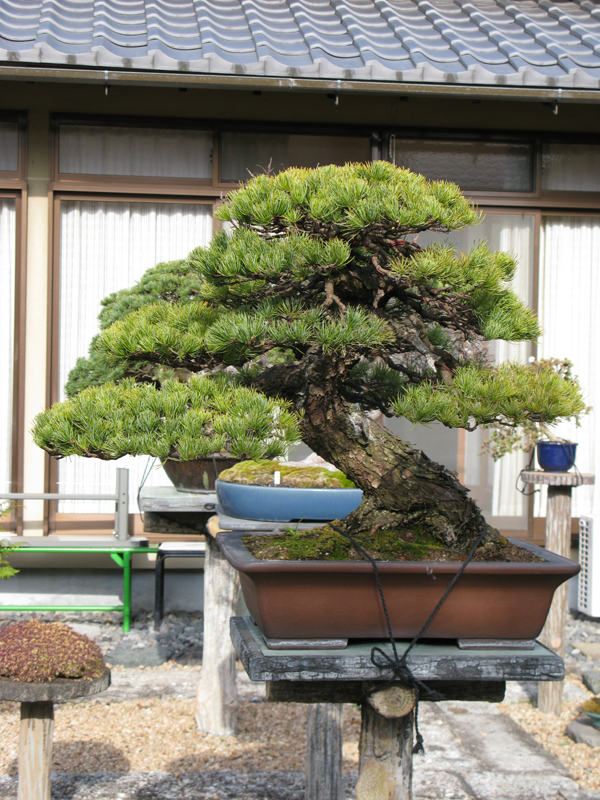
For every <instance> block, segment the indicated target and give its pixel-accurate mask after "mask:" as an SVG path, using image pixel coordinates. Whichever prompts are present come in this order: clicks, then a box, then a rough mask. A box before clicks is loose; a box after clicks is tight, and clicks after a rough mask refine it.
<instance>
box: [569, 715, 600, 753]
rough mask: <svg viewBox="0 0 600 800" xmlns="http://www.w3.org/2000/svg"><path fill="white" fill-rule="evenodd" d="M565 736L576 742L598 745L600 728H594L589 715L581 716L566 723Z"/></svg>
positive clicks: (599, 745) (599, 742)
mask: <svg viewBox="0 0 600 800" xmlns="http://www.w3.org/2000/svg"><path fill="white" fill-rule="evenodd" d="M567 736H569V737H570V738H571V739H573V741H574V742H577V743H578V744H587V745H588V747H600V728H595V727H594V726H593V725H592V721H591V719H590V718H589V717H584V716H581V717H579V718H578V719H576V720H573V722H571V723H569V725H567Z"/></svg>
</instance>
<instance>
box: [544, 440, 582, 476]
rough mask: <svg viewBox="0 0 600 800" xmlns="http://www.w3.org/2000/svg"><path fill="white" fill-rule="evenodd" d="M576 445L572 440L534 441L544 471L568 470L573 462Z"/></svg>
mask: <svg viewBox="0 0 600 800" xmlns="http://www.w3.org/2000/svg"><path fill="white" fill-rule="evenodd" d="M576 450H577V445H576V444H573V443H572V442H536V445H535V451H536V454H537V460H538V464H539V465H540V467H541V468H542V469H543V470H544V472H568V471H569V470H570V469H571V467H572V466H573V464H574V463H575V451H576Z"/></svg>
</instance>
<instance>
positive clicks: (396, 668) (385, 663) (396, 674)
mask: <svg viewBox="0 0 600 800" xmlns="http://www.w3.org/2000/svg"><path fill="white" fill-rule="evenodd" d="M327 524H328V525H329V527H330V528H333V530H334V531H336V533H339V534H340V535H341V536H344V537H345V538H346V539H348V541H349V542H350V543H351V544H352V546H353V547H354V549H355V550H356V552H357V553H360V555H361V556H363V558H366V559H367V561H370V562H371V566H372V567H373V573H374V575H375V582H376V583H377V589H378V591H379V597H380V598H381V606H382V608H383V613H384V615H385V623H386V626H387V630H388V638H389V640H390V643H391V645H392V652H393V656H389V655H388V654H387V653H386V652H384V650H382V649H381V647H377V646H376V647H373V649H372V650H371V663H372V664H373V665H374V666H375V667H378V668H379V669H385V668H386V667H387V668H388V669H389V670H391V672H392V674H393V678H392V679H391V680H389V681H386V682H385V683H384V684H383V686H386V685H388V684H391V683H393V682H394V681H395V680H398V681H401V682H402V683H408V684H409V686H412V688H413V689H414V691H415V697H416V701H417V702H416V705H415V738H416V742H415V746H414V747H413V754H416V753H424V752H425V748H424V747H423V737H422V736H421V734H420V732H419V721H418V719H419V695H420V693H421V691H422V692H423V694H424V695H426V696H427V697H429V698H430V699H431V700H442V699H443V695H441V694H440V693H439V692H436V691H435V690H434V689H430V688H429V687H428V686H426V685H425V684H424V683H423V682H422V681H420V680H419V679H418V678H415V676H414V675H413V674H412V672H411V670H410V667H409V666H408V664H407V663H406V659H407V657H408V654H409V653H410V651H411V650H412V649H413V647H414V646H415V645H416V643H417V642H418V641H419V639H420V638H421V637H422V636H423V634H424V633H425V632H426V630H427V628H429V626H430V624H431V622H432V621H433V618H434V617H435V615H436V614H437V613H438V611H439V610H440V608H441V607H442V605H443V604H444V601H445V600H446V598H447V597H448V595H449V594H450V592H451V591H452V589H454V587H455V586H456V582H457V581H458V579H459V578H460V576H461V575H462V574H463V572H464V571H465V569H466V568H467V565H468V564H469V562H470V561H471V559H472V558H473V556H474V555H475V551H476V550H477V548H478V547H479V545H480V544H481V542H482V541H483V537H484V536H485V533H486V528H485V527H484V529H483V530H482V532H481V534H480V535H479V538H478V539H477V541H476V542H475V544H474V545H473V547H472V548H471V550H470V552H469V554H468V556H467V557H466V559H465V560H464V561H463V563H462V564H461V566H460V569H459V570H458V572H457V573H456V575H455V576H454V577H453V578H452V580H451V581H450V583H449V584H448V588H447V589H446V591H445V592H444V594H443V595H442V596H441V597H440V599H439V601H438V603H437V605H436V607H435V608H434V609H433V611H432V612H431V614H430V615H429V616H428V617H427V620H426V621H425V624H424V625H423V627H422V628H421V630H420V631H419V632H418V633H417V635H416V636H415V637H414V639H413V640H412V641H411V643H410V644H409V645H408V647H407V648H406V650H405V651H404V653H402V655H401V656H399V655H398V648H397V647H396V640H395V639H394V635H393V633H392V624H391V622H390V615H389V613H388V610H387V605H386V602H385V597H384V595H383V587H382V586H381V578H380V576H379V569H378V567H377V562H376V561H375V559H374V558H372V557H371V556H370V555H369V553H367V551H366V550H364V549H363V548H362V547H361V546H360V545H359V544H358V542H357V541H355V539H354V538H353V537H352V536H350V534H349V533H346V532H345V531H343V530H341V528H338V527H337V526H336V525H332V524H331V522H329V523H327ZM380 688H381V687H378V689H377V691H380ZM374 691H376V690H375V689H373V690H372V691H371V693H373V692H374Z"/></svg>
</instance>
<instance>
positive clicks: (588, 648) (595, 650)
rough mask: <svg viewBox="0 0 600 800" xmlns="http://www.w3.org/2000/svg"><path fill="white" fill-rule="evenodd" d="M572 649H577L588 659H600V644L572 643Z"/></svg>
mask: <svg viewBox="0 0 600 800" xmlns="http://www.w3.org/2000/svg"><path fill="white" fill-rule="evenodd" d="M571 647H576V648H577V649H578V650H581V652H582V653H583V654H584V656H587V657H588V658H600V642H571Z"/></svg>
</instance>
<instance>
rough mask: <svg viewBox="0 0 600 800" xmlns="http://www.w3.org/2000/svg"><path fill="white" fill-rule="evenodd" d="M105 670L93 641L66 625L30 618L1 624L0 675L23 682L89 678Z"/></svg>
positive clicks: (99, 651)
mask: <svg viewBox="0 0 600 800" xmlns="http://www.w3.org/2000/svg"><path fill="white" fill-rule="evenodd" d="M106 669H107V667H106V664H105V663H104V658H103V656H102V652H101V650H100V648H99V647H98V645H97V644H96V642H93V641H92V640H91V639H88V637H87V636H84V635H83V634H80V633H76V632H75V631H74V630H73V629H72V628H69V627H68V625H63V624H62V623H60V622H42V621H41V620H38V619H30V620H27V621H24V622H9V623H8V624H7V625H4V626H3V627H0V678H8V679H9V680H12V681H20V682H24V683H41V682H45V681H51V680H55V679H56V678H81V679H83V680H90V681H91V680H93V679H94V678H99V677H101V676H102V675H104V673H105V672H106Z"/></svg>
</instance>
